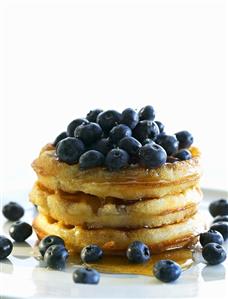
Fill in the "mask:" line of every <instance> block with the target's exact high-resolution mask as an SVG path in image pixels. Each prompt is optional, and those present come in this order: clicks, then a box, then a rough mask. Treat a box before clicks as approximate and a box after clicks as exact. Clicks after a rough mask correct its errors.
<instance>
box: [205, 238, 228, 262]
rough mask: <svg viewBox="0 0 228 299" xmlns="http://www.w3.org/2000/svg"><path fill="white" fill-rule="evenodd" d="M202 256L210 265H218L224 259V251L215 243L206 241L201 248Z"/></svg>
mask: <svg viewBox="0 0 228 299" xmlns="http://www.w3.org/2000/svg"><path fill="white" fill-rule="evenodd" d="M202 256H203V258H204V259H205V260H206V261H207V262H208V264H210V265H218V264H221V263H222V262H224V261H225V259H226V251H225V250H224V248H223V247H222V246H221V245H219V244H217V243H208V244H207V245H205V246H204V247H203V250H202Z"/></svg>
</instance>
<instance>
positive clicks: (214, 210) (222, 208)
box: [209, 198, 228, 217]
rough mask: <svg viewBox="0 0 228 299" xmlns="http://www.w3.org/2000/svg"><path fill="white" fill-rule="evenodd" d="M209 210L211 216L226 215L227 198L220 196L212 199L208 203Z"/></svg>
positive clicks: (227, 213)
mask: <svg viewBox="0 0 228 299" xmlns="http://www.w3.org/2000/svg"><path fill="white" fill-rule="evenodd" d="M209 212H210V213H211V215H212V216H213V217H215V216H218V215H219V216H225V215H228V200H227V199H224V198H221V199H219V200H216V201H213V202H212V203H211V204H210V205H209Z"/></svg>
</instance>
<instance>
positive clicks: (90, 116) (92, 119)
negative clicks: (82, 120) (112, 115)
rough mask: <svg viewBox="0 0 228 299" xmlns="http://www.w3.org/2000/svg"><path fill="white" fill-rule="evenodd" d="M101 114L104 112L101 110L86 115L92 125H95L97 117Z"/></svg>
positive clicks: (91, 111)
mask: <svg viewBox="0 0 228 299" xmlns="http://www.w3.org/2000/svg"><path fill="white" fill-rule="evenodd" d="M101 112H103V110H101V109H94V110H90V112H89V113H88V114H87V115H86V119H87V120H88V121H90V122H92V123H95V122H96V121H97V116H98V115H99V114H100V113H101Z"/></svg>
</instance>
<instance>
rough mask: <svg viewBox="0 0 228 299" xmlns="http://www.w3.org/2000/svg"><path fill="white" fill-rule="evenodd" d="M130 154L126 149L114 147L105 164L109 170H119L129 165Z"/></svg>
mask: <svg viewBox="0 0 228 299" xmlns="http://www.w3.org/2000/svg"><path fill="white" fill-rule="evenodd" d="M128 162H129V155H128V153H127V152H126V151H125V150H122V149H112V150H111V151H110V152H109V153H108V154H107V156H106V159H105V165H106V166H107V168H108V169H109V170H119V169H121V168H124V167H126V166H128Z"/></svg>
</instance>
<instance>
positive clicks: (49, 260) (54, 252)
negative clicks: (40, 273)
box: [44, 244, 69, 270]
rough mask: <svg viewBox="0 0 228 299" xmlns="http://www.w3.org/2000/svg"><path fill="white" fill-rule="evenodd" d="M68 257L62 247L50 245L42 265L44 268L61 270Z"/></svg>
mask: <svg viewBox="0 0 228 299" xmlns="http://www.w3.org/2000/svg"><path fill="white" fill-rule="evenodd" d="M68 256H69V254H68V251H67V250H66V248H65V247H64V246H63V245H59V244H58V245H51V246H50V247H48V249H47V250H46V252H45V254H44V263H45V265H46V267H50V268H52V269H57V270H62V269H63V268H65V266H66V260H67V258H68Z"/></svg>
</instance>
